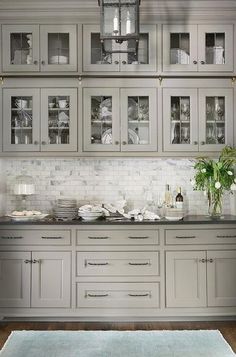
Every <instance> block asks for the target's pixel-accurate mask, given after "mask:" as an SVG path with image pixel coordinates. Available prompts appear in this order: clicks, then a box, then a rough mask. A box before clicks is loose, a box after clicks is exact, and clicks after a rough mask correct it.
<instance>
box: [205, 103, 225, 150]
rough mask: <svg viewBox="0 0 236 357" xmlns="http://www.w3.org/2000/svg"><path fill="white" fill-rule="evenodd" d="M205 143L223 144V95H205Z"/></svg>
mask: <svg viewBox="0 0 236 357" xmlns="http://www.w3.org/2000/svg"><path fill="white" fill-rule="evenodd" d="M206 144H225V97H206Z"/></svg>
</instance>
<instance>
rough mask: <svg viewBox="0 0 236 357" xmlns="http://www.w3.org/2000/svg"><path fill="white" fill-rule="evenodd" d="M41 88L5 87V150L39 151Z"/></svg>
mask: <svg viewBox="0 0 236 357" xmlns="http://www.w3.org/2000/svg"><path fill="white" fill-rule="evenodd" d="M39 93H40V92H39V89H34V88H30V89H29V88H20V89H3V103H4V104H3V150H4V151H39V125H40V123H39V120H40V107H39V100H40V95H39Z"/></svg>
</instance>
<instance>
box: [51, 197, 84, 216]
mask: <svg viewBox="0 0 236 357" xmlns="http://www.w3.org/2000/svg"><path fill="white" fill-rule="evenodd" d="M54 216H55V218H56V219H57V220H61V221H71V220H73V219H75V218H77V217H78V209H77V204H76V200H75V199H70V198H61V199H58V200H57V204H56V206H55V207H54Z"/></svg>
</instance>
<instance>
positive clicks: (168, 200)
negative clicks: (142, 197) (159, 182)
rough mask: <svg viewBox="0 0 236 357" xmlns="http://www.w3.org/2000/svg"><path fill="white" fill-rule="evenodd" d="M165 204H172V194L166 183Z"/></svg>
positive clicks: (167, 205)
mask: <svg viewBox="0 0 236 357" xmlns="http://www.w3.org/2000/svg"><path fill="white" fill-rule="evenodd" d="M165 205H166V207H171V206H172V205H173V200H172V194H171V191H170V185H168V184H166V189H165Z"/></svg>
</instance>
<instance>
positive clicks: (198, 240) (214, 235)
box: [165, 227, 236, 245]
mask: <svg viewBox="0 0 236 357" xmlns="http://www.w3.org/2000/svg"><path fill="white" fill-rule="evenodd" d="M165 243H166V245H172V244H174V245H175V244H236V227H235V228H225V229H224V228H223V229H222V228H219V229H167V230H165Z"/></svg>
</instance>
